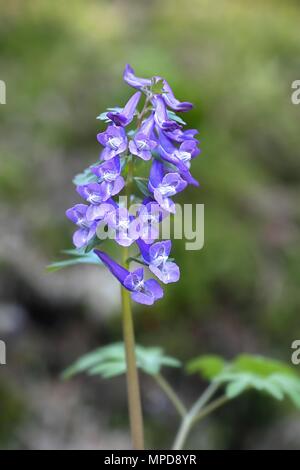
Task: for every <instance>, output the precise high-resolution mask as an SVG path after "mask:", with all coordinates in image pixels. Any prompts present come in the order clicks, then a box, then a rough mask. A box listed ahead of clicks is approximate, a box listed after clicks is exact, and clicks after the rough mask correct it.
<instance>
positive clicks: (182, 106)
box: [156, 77, 193, 112]
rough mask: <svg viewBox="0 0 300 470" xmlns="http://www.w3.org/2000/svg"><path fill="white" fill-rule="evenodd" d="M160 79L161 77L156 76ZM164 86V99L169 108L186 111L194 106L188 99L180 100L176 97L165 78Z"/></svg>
mask: <svg viewBox="0 0 300 470" xmlns="http://www.w3.org/2000/svg"><path fill="white" fill-rule="evenodd" d="M156 78H157V79H158V80H161V77H156ZM163 81H164V86H163V94H162V97H163V100H164V102H165V103H166V105H167V106H169V108H171V109H173V110H174V111H179V112H180V111H181V112H186V111H189V110H190V109H192V108H193V105H192V103H189V102H188V101H179V100H177V99H176V98H175V96H174V93H173V90H172V88H171V87H170V85H169V84H168V82H167V80H165V79H163Z"/></svg>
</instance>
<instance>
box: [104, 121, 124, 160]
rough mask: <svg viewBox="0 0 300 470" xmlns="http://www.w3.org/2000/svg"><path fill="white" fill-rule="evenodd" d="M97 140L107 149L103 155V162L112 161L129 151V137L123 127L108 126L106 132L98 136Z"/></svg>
mask: <svg viewBox="0 0 300 470" xmlns="http://www.w3.org/2000/svg"><path fill="white" fill-rule="evenodd" d="M97 140H98V142H100V144H101V145H103V146H104V147H105V148H104V149H103V151H102V153H101V158H102V159H103V160H110V159H111V158H114V157H116V156H117V155H120V153H122V152H125V150H126V149H127V136H126V133H125V130H124V129H123V127H119V126H114V125H111V126H108V128H107V129H106V131H105V132H100V133H99V134H98V135H97Z"/></svg>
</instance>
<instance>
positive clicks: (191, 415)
mask: <svg viewBox="0 0 300 470" xmlns="http://www.w3.org/2000/svg"><path fill="white" fill-rule="evenodd" d="M218 387H219V384H218V383H215V382H212V383H211V384H210V385H209V386H208V387H207V389H206V390H205V392H204V393H203V394H202V395H201V396H200V397H199V399H198V400H197V401H196V402H195V404H194V405H193V406H192V408H191V409H190V411H189V412H188V413H187V414H186V415H185V417H184V418H183V420H182V423H181V426H180V428H179V431H178V433H177V436H176V438H175V441H174V445H173V450H181V449H182V448H183V446H184V444H185V441H186V439H187V437H188V435H189V433H190V431H191V429H192V427H193V425H194V423H195V419H196V417H197V416H198V415H199V413H200V410H202V408H204V406H205V405H206V403H207V402H208V401H209V400H210V399H211V397H212V396H213V395H214V394H215V392H216V391H217V389H218Z"/></svg>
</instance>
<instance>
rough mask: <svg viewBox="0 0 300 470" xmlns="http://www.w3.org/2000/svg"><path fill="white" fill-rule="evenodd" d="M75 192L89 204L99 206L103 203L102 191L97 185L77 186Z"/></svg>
mask: <svg viewBox="0 0 300 470" xmlns="http://www.w3.org/2000/svg"><path fill="white" fill-rule="evenodd" d="M76 191H77V192H78V194H80V196H81V197H82V198H83V199H85V200H86V201H87V202H89V203H90V204H99V203H100V202H102V201H103V190H102V188H101V185H100V184H98V183H89V184H84V185H80V186H77V188H76Z"/></svg>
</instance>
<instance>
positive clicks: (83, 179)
mask: <svg viewBox="0 0 300 470" xmlns="http://www.w3.org/2000/svg"><path fill="white" fill-rule="evenodd" d="M97 181H98V178H97V176H96V175H95V174H94V173H93V172H92V170H91V168H86V169H85V170H84V172H83V173H79V174H78V175H76V176H75V177H74V178H73V183H74V184H75V185H76V186H82V185H84V184H89V183H96V182H97Z"/></svg>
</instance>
